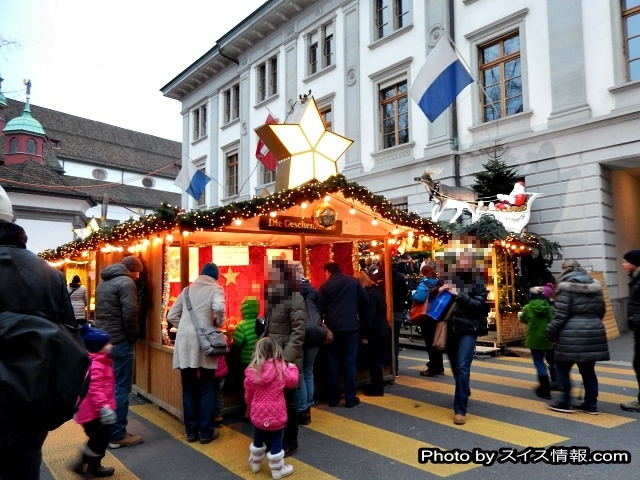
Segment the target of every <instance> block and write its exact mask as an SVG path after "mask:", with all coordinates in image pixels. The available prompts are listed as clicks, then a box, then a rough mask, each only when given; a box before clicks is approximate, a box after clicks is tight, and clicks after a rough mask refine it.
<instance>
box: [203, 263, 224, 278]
mask: <svg viewBox="0 0 640 480" xmlns="http://www.w3.org/2000/svg"><path fill="white" fill-rule="evenodd" d="M200 275H207V276H209V277H211V278H213V279H214V280H218V277H219V276H220V269H219V268H218V266H217V265H216V264H215V263H212V262H209V263H205V264H204V266H203V267H202V270H200Z"/></svg>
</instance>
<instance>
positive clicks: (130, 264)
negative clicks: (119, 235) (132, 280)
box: [120, 255, 144, 273]
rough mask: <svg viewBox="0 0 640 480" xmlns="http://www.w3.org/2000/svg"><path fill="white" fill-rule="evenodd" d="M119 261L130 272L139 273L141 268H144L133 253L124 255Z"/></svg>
mask: <svg viewBox="0 0 640 480" xmlns="http://www.w3.org/2000/svg"><path fill="white" fill-rule="evenodd" d="M120 263H122V264H123V265H124V266H125V267H127V270H129V271H130V272H132V273H140V272H141V271H142V270H144V265H142V262H141V261H140V260H138V259H137V258H136V257H134V256H133V255H129V256H128V257H124V258H123V259H122V261H121V262H120Z"/></svg>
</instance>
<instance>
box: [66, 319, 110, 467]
mask: <svg viewBox="0 0 640 480" xmlns="http://www.w3.org/2000/svg"><path fill="white" fill-rule="evenodd" d="M80 333H81V334H82V341H83V342H84V344H85V346H86V347H87V351H88V352H89V356H90V357H91V380H90V383H89V392H88V393H87V396H86V397H85V398H84V400H82V402H81V403H80V408H79V410H78V413H77V414H76V416H75V420H76V422H77V423H79V424H80V425H82V428H83V429H84V432H85V433H86V434H87V437H89V441H88V442H87V444H86V445H85V447H84V449H83V450H82V456H81V457H80V459H79V460H78V461H77V462H76V463H75V464H74V466H73V471H74V472H75V473H78V474H80V475H85V476H94V477H110V476H111V475H113V474H114V472H115V470H116V469H115V468H113V467H103V466H102V465H101V462H102V459H103V458H104V456H105V453H106V451H107V445H108V444H109V438H110V436H111V425H112V424H113V423H114V422H115V421H116V412H115V409H116V396H115V380H114V378H113V366H112V365H111V357H110V356H109V354H110V353H111V349H112V348H113V345H112V344H111V337H110V336H109V334H108V333H107V332H105V331H104V330H100V329H99V328H94V327H92V326H91V325H88V324H84V325H82V328H81V329H80Z"/></svg>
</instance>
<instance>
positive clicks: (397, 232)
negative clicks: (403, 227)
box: [392, 225, 400, 235]
mask: <svg viewBox="0 0 640 480" xmlns="http://www.w3.org/2000/svg"><path fill="white" fill-rule="evenodd" d="M392 233H393V234H394V235H398V234H399V233H400V230H399V229H398V226H397V225H396V228H394V229H393V232H392Z"/></svg>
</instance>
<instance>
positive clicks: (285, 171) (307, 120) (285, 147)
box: [255, 97, 353, 191]
mask: <svg viewBox="0 0 640 480" xmlns="http://www.w3.org/2000/svg"><path fill="white" fill-rule="evenodd" d="M255 131H256V133H257V134H258V136H259V137H260V139H261V140H262V141H263V142H264V144H265V145H266V146H267V148H268V149H269V151H270V152H271V153H272V154H273V155H274V156H275V157H276V158H277V159H278V166H277V169H276V186H275V190H276V191H282V190H286V189H289V188H295V187H298V186H300V185H302V184H303V183H306V182H308V181H310V180H314V179H315V180H318V181H320V182H322V181H324V180H326V179H327V178H329V177H330V176H331V175H335V174H336V173H338V167H337V166H336V162H337V161H338V159H339V158H340V157H341V156H342V154H343V153H344V152H345V151H346V150H347V148H349V147H350V146H351V144H352V143H353V140H350V139H348V138H346V137H343V136H342V135H338V134H337V133H334V132H332V131H330V130H327V127H326V126H325V124H324V122H323V121H322V116H321V115H320V111H319V110H318V104H317V103H316V101H315V99H314V98H313V97H310V98H309V99H308V100H307V102H306V103H304V104H302V105H298V106H297V107H296V110H295V111H294V113H293V115H292V119H291V122H290V123H282V124H265V125H262V126H261V127H258V128H256V130H255Z"/></svg>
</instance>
